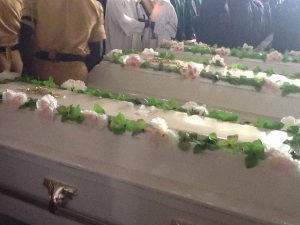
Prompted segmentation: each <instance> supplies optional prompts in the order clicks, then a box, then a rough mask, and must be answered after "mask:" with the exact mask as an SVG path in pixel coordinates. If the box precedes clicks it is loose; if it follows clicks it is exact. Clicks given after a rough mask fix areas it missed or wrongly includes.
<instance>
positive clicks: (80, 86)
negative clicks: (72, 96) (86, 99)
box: [74, 80, 87, 91]
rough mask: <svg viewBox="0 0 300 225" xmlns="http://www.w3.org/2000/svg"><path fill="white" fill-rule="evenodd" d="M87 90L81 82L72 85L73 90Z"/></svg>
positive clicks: (77, 81)
mask: <svg viewBox="0 0 300 225" xmlns="http://www.w3.org/2000/svg"><path fill="white" fill-rule="evenodd" d="M86 89H87V87H86V85H85V83H84V82H83V81H82V80H76V81H75V83H74V90H76V91H85V90H86Z"/></svg>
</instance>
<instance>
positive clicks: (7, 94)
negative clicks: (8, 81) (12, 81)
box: [2, 89, 28, 108]
mask: <svg viewBox="0 0 300 225" xmlns="http://www.w3.org/2000/svg"><path fill="white" fill-rule="evenodd" d="M2 98H3V103H4V104H7V105H9V106H12V107H14V108H19V107H20V106H22V105H24V104H25V103H26V102H27V101H28V97H27V95H26V94H25V93H23V92H15V91H13V90H10V89H8V90H6V91H4V92H3V94H2Z"/></svg>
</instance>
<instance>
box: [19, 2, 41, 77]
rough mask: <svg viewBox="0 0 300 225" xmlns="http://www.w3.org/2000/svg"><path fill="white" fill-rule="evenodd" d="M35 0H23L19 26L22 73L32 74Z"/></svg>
mask: <svg viewBox="0 0 300 225" xmlns="http://www.w3.org/2000/svg"><path fill="white" fill-rule="evenodd" d="M36 3H37V0H26V1H24V5H23V9H22V18H21V28H20V37H19V44H20V53H21V57H22V60H23V65H24V67H23V73H22V74H23V75H29V76H34V75H36V74H34V54H35V26H36Z"/></svg>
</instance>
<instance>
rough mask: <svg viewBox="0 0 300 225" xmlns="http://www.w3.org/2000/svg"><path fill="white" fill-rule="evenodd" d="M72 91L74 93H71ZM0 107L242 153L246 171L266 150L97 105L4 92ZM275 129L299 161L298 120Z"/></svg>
mask: <svg viewBox="0 0 300 225" xmlns="http://www.w3.org/2000/svg"><path fill="white" fill-rule="evenodd" d="M70 83H71V82H70ZM44 84H45V83H44ZM46 84H48V83H46ZM50 86H52V85H50ZM72 91H75V90H74V89H72ZM0 103H4V104H6V105H7V106H8V107H12V108H15V109H18V108H19V109H24V108H29V109H30V110H32V111H34V110H36V111H37V112H38V114H39V115H40V116H41V117H43V118H46V119H50V120H53V119H54V118H55V116H56V115H58V116H60V117H61V121H62V122H66V121H72V122H76V123H78V124H83V125H85V126H89V127H97V126H98V127H99V126H100V127H101V128H103V127H108V129H109V130H111V131H112V132H113V133H114V134H118V135H120V134H123V133H125V132H131V133H132V135H138V134H140V133H144V132H148V133H149V134H150V136H151V137H152V139H155V140H160V141H161V140H164V139H165V138H167V139H170V138H171V139H175V140H176V141H177V142H178V147H179V148H180V149H182V150H183V151H188V150H190V149H191V148H192V147H193V149H194V150H193V151H194V154H199V153H202V152H203V151H205V150H221V149H223V150H226V151H228V152H231V153H234V154H236V153H244V154H245V155H246V158H245V164H246V167H247V168H252V167H254V166H256V165H257V164H258V162H259V160H264V159H265V158H266V155H265V147H264V145H263V144H262V142H261V141H260V140H256V141H254V142H246V143H240V142H238V137H237V136H236V135H233V136H228V137H227V139H226V140H219V139H218V138H217V135H216V134H215V133H212V134H210V135H209V136H208V137H204V136H201V135H199V134H195V133H188V132H182V131H172V130H170V129H169V128H168V125H167V123H166V121H164V120H163V119H161V118H155V119H153V120H152V121H151V123H150V125H147V124H146V123H145V121H144V120H142V119H139V120H136V121H133V120H128V119H126V118H125V116H124V115H123V114H122V113H119V114H118V115H117V116H116V117H109V116H107V115H106V114H105V111H104V109H103V108H102V107H101V106H100V105H98V104H96V105H95V106H94V110H93V111H89V110H81V108H80V106H79V105H77V106H73V105H70V106H62V105H61V106H58V104H57V100H56V99H55V98H54V97H53V96H51V95H49V94H47V95H45V96H43V97H42V98H40V99H32V98H29V97H28V96H27V95H26V94H25V93H23V92H15V91H12V90H6V91H5V92H3V93H2V94H0ZM182 108H183V109H186V110H193V111H194V112H196V113H197V114H199V115H201V114H202V115H205V114H207V113H208V112H207V110H206V107H205V106H198V105H195V103H192V102H189V103H187V104H185V105H184V106H183V107H182ZM210 114H211V116H210V117H213V114H216V111H213V113H212V112H210ZM208 115H209V114H208ZM220 115H222V116H223V118H222V119H223V120H237V119H238V118H235V116H234V115H231V114H224V113H223V114H220ZM226 116H228V118H229V119H228V118H227V119H226ZM257 123H259V126H261V127H270V126H272V122H270V121H267V120H259V121H258V122H257ZM275 125H276V126H277V128H278V129H282V128H283V129H284V130H287V131H289V130H290V131H292V133H293V134H295V135H294V137H293V139H291V140H290V141H287V143H289V144H290V145H291V146H292V147H293V149H294V150H293V151H292V152H291V154H292V156H293V158H295V159H300V138H299V137H300V136H299V135H300V133H299V130H300V129H299V128H300V122H299V120H296V119H295V118H293V117H285V118H283V119H282V121H281V122H279V123H275ZM275 125H274V126H275Z"/></svg>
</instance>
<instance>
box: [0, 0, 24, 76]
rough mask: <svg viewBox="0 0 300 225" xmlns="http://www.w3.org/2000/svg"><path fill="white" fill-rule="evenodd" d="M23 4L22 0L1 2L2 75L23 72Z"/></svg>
mask: <svg viewBox="0 0 300 225" xmlns="http://www.w3.org/2000/svg"><path fill="white" fill-rule="evenodd" d="M22 4H23V2H22V0H13V1H12V0H0V73H1V72H3V71H4V70H7V71H11V72H16V73H21V72H22V66H23V65H22V60H21V56H20V52H19V45H18V43H19V31H20V21H21V11H22Z"/></svg>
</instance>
